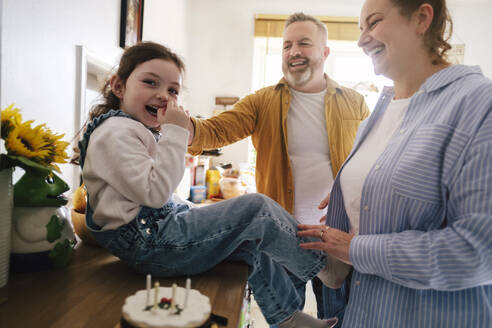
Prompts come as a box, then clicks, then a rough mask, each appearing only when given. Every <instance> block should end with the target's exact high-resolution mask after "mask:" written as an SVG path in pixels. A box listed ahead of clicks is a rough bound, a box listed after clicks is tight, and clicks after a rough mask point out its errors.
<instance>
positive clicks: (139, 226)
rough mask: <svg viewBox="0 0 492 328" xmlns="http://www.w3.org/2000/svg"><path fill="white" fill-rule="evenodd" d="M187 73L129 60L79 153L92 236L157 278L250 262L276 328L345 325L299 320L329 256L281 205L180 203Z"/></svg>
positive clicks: (249, 198) (157, 56)
mask: <svg viewBox="0 0 492 328" xmlns="http://www.w3.org/2000/svg"><path fill="white" fill-rule="evenodd" d="M183 71H184V65H183V63H182V62H181V60H180V59H179V58H178V56H176V55H175V54H174V53H172V52H171V51H170V50H169V49H167V48H166V47H164V46H161V45H158V44H155V43H152V42H142V43H139V44H137V45H135V46H133V47H130V48H128V49H127V50H126V51H125V52H124V54H123V56H122V58H121V61H120V65H119V68H118V71H117V73H116V74H115V75H114V76H113V77H112V78H111V79H110V80H109V81H108V83H107V84H106V86H105V88H104V90H103V92H104V99H105V102H104V103H103V104H101V105H98V106H96V107H95V108H94V109H93V110H92V112H91V114H90V119H91V121H90V122H89V124H88V125H87V128H86V131H85V133H84V136H83V139H82V140H81V141H80V143H79V149H80V165H81V167H82V175H83V179H84V183H85V185H86V188H87V192H88V203H87V210H86V213H87V214H86V223H87V226H88V228H89V229H90V230H91V231H92V232H93V234H94V236H95V238H96V240H97V241H98V242H99V243H100V244H101V245H102V246H103V247H105V248H106V249H108V250H109V251H110V252H111V253H113V254H114V255H116V256H118V257H119V258H120V259H121V260H122V261H124V262H125V263H127V264H128V265H129V266H131V267H133V268H134V269H135V270H136V271H138V272H141V273H151V274H152V275H154V276H174V275H194V274H198V273H200V272H203V271H206V270H209V269H210V268H212V267H213V266H215V265H216V264H217V263H219V262H221V261H223V260H224V259H230V260H240V261H244V262H246V263H247V264H248V265H249V266H250V275H249V280H248V282H249V285H250V286H251V288H252V290H253V292H254V294H255V299H256V300H257V302H258V304H259V305H260V307H261V309H262V312H263V314H264V316H265V318H266V320H267V321H268V322H269V323H270V324H279V327H281V328H284V327H310V328H313V327H330V326H331V325H332V324H333V323H334V322H336V319H334V320H330V321H323V320H318V319H315V318H312V317H310V316H308V315H306V314H304V313H302V312H300V311H298V308H299V306H300V303H301V299H300V297H299V296H298V295H297V293H296V287H297V286H299V285H301V284H304V283H305V281H307V280H309V279H311V278H313V277H314V276H315V275H316V273H317V272H318V271H320V270H321V269H322V267H323V263H324V256H323V255H322V254H321V253H320V252H319V251H308V250H302V249H301V248H299V245H298V240H297V237H296V230H297V229H296V221H295V220H294V219H293V218H292V217H291V216H290V215H289V214H288V213H287V212H286V211H284V210H283V209H282V208H281V207H280V206H279V205H278V204H277V203H275V202H274V201H272V200H271V199H269V198H267V197H265V196H262V195H259V194H251V195H246V196H243V197H240V198H236V199H231V200H228V201H223V202H221V203H218V204H216V205H211V206H207V207H203V208H190V207H189V206H188V205H186V204H184V203H182V202H179V200H176V199H175V198H173V197H172V193H173V191H174V190H175V188H176V186H177V185H178V183H179V181H180V180H181V178H182V176H183V172H184V156H185V152H186V147H187V144H188V137H189V133H188V130H187V125H188V122H189V114H188V113H187V112H186V111H184V110H183V108H182V107H181V106H178V105H177V99H178V94H179V92H180V90H181V81H182V74H183ZM161 130H162V131H161Z"/></svg>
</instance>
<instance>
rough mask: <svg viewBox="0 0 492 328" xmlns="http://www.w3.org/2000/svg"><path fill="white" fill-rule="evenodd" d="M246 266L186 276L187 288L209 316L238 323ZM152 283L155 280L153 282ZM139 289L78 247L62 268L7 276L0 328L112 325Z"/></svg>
mask: <svg viewBox="0 0 492 328" xmlns="http://www.w3.org/2000/svg"><path fill="white" fill-rule="evenodd" d="M247 274H248V267H247V266H246V264H243V263H237V262H223V263H221V264H219V265H217V266H216V267H215V268H213V269H212V270H210V271H207V272H205V273H202V274H200V275H197V276H193V277H191V285H192V288H194V289H197V290H199V291H200V292H201V293H202V294H204V295H207V296H208V297H209V298H210V302H211V304H212V312H213V313H214V314H216V315H220V316H223V317H226V318H227V319H228V325H227V327H228V328H229V327H230V328H237V327H238V325H239V318H240V311H241V307H242V304H243V298H244V292H245V286H246V281H247ZM185 279H186V277H178V278H173V279H158V280H159V283H160V285H161V286H171V284H172V283H177V284H178V286H181V287H184V286H185ZM154 281H155V280H154ZM144 288H145V277H144V276H143V275H139V274H137V273H135V272H134V271H132V270H131V269H130V268H128V267H127V266H125V265H124V264H123V263H121V262H120V261H119V259H118V258H116V257H114V256H112V255H111V254H109V253H107V252H106V251H105V250H103V249H102V248H98V247H93V246H86V245H84V244H83V243H79V244H78V245H77V247H76V249H75V253H74V258H73V259H72V261H71V263H70V265H69V266H68V267H67V268H65V269H62V270H52V271H40V272H35V273H27V274H15V275H12V276H10V278H9V281H8V284H7V286H5V287H4V288H0V299H1V300H2V301H1V302H0V326H1V327H9V328H10V327H12V328H13V327H23V328H28V327H72V328H75V327H90V328H98V327H104V328H107V327H115V325H117V323H118V322H119V320H120V317H121V307H122V306H123V303H124V300H125V298H126V297H127V296H129V295H131V294H133V293H135V292H136V291H137V290H139V289H144Z"/></svg>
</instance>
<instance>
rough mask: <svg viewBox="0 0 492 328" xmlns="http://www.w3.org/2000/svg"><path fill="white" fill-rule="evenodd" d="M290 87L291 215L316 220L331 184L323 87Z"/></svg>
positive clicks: (318, 217)
mask: <svg viewBox="0 0 492 328" xmlns="http://www.w3.org/2000/svg"><path fill="white" fill-rule="evenodd" d="M290 91H291V92H292V102H291V105H290V108H289V112H288V114H287V137H288V138H287V139H288V151H289V158H290V164H291V167H292V175H293V179H294V217H295V218H296V219H297V221H299V222H300V223H306V224H319V219H320V218H321V217H322V216H323V215H324V214H325V212H326V209H323V210H319V209H318V205H319V203H320V202H321V200H322V199H323V198H325V197H326V195H327V194H328V193H329V192H330V190H331V187H332V185H333V173H332V169H331V161H330V147H329V144H328V133H327V131H326V118H325V94H326V90H323V91H322V92H318V93H304V92H299V91H296V90H293V89H291V90H290Z"/></svg>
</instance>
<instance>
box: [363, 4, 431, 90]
mask: <svg viewBox="0 0 492 328" xmlns="http://www.w3.org/2000/svg"><path fill="white" fill-rule="evenodd" d="M414 16H415V15H412V16H411V17H406V16H402V15H401V14H400V12H399V8H398V7H396V6H394V5H393V4H392V2H391V1H390V0H366V2H365V3H364V6H363V7H362V10H361V15H360V29H361V35H360V38H359V43H358V45H359V47H361V48H362V50H363V51H364V53H366V54H367V55H368V56H369V57H371V59H372V63H373V65H374V72H375V73H376V74H382V75H384V76H386V77H388V78H390V79H393V80H395V79H397V78H399V77H400V76H402V74H406V73H408V72H411V70H412V69H413V68H412V63H414V61H413V60H412V59H414V58H415V57H416V56H417V55H418V54H419V52H420V51H426V50H425V49H424V47H423V41H422V37H421V36H419V33H420V30H419V29H420V26H419V25H418V22H417V19H416V18H415V17H414Z"/></svg>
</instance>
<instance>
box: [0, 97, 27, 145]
mask: <svg viewBox="0 0 492 328" xmlns="http://www.w3.org/2000/svg"><path fill="white" fill-rule="evenodd" d="M1 112H2V114H1V122H2V123H1V124H2V134H1V137H2V139H6V138H7V135H8V134H9V133H10V131H11V130H12V129H13V128H14V127H16V126H18V125H20V124H21V121H22V116H21V114H20V109H19V108H14V104H12V105H10V106H9V107H7V108H5V109H3V110H2V111H1Z"/></svg>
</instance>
